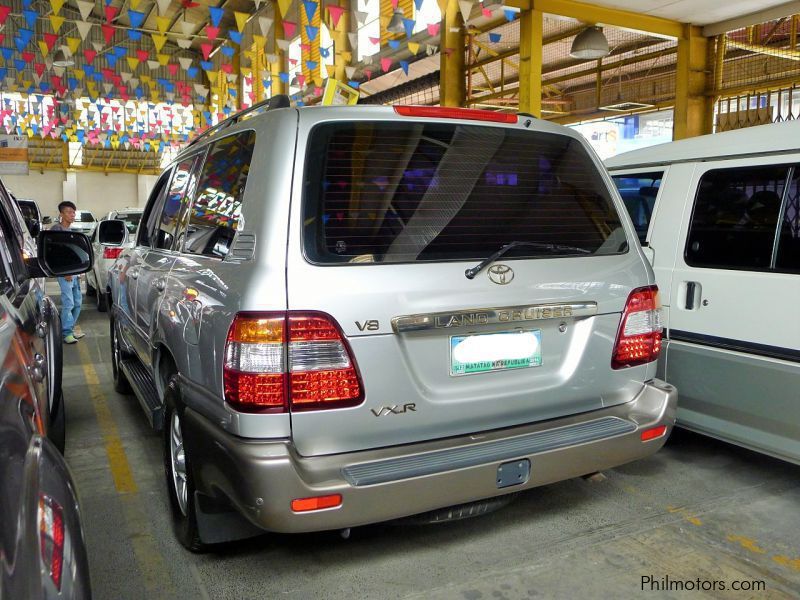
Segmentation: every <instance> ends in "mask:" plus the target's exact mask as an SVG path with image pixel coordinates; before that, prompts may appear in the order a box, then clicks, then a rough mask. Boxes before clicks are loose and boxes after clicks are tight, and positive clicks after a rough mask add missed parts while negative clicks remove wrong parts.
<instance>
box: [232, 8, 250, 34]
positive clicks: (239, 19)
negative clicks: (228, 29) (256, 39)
mask: <svg viewBox="0 0 800 600" xmlns="http://www.w3.org/2000/svg"><path fill="white" fill-rule="evenodd" d="M233 16H234V17H235V18H236V29H237V30H238V31H239V33H242V30H243V29H244V26H245V25H246V24H247V19H249V18H250V15H249V14H248V13H243V12H239V11H238V10H235V11H233Z"/></svg>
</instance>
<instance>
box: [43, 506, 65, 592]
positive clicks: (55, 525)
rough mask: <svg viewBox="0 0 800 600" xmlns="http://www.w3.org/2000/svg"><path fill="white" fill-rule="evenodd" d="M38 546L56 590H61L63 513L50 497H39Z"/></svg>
mask: <svg viewBox="0 0 800 600" xmlns="http://www.w3.org/2000/svg"><path fill="white" fill-rule="evenodd" d="M39 545H40V546H41V551H42V562H43V563H44V567H45V569H46V570H47V572H48V573H49V574H50V578H51V579H52V580H53V584H55V586H56V589H57V590H60V589H61V573H62V571H63V570H64V511H63V509H62V508H61V505H60V504H59V503H58V502H56V501H55V500H54V499H53V498H51V497H50V496H47V495H45V494H40V495H39Z"/></svg>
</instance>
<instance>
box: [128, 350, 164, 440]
mask: <svg viewBox="0 0 800 600" xmlns="http://www.w3.org/2000/svg"><path fill="white" fill-rule="evenodd" d="M119 366H120V368H121V369H122V372H123V373H125V377H127V378H128V382H130V384H131V387H132V388H133V393H134V394H136V398H137V399H138V400H139V404H141V405H142V410H144V414H145V415H146V416H147V420H148V421H149V422H150V426H151V427H152V428H153V429H155V430H156V431H161V428H162V427H164V405H163V404H162V403H161V398H159V396H158V390H157V389H156V384H155V382H154V381H153V377H152V376H151V375H150V373H149V371H148V370H147V369H146V368H145V366H144V365H143V364H142V363H141V362H139V360H138V359H136V358H127V359H123V360H121V361H120V363H119Z"/></svg>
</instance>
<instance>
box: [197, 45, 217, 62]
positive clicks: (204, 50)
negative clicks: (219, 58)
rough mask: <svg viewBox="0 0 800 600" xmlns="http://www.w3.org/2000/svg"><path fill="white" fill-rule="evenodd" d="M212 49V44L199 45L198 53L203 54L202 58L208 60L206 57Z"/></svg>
mask: <svg viewBox="0 0 800 600" xmlns="http://www.w3.org/2000/svg"><path fill="white" fill-rule="evenodd" d="M213 49H214V46H213V44H200V51H201V52H202V53H203V58H204V59H206V60H208V55H209V54H211V50H213Z"/></svg>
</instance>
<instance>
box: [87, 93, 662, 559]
mask: <svg viewBox="0 0 800 600" xmlns="http://www.w3.org/2000/svg"><path fill="white" fill-rule="evenodd" d="M279 98H280V97H279ZM271 102H273V103H275V104H278V105H280V103H281V102H282V99H278V100H275V99H273V100H272V101H271ZM275 104H273V105H272V106H273V107H274V106H275ZM286 104H288V103H286ZM262 108H263V107H261V106H260V107H258V108H256V109H254V110H251V111H247V112H245V113H240V114H239V115H237V116H235V117H233V118H231V119H229V120H227V121H225V122H223V123H222V124H221V125H219V126H217V127H215V128H214V129H213V130H211V131H210V132H209V133H207V134H205V135H203V136H201V137H200V138H199V139H197V140H196V141H195V142H194V143H193V144H191V145H189V147H188V148H187V149H186V150H185V151H183V152H182V153H181V154H180V155H179V156H178V158H177V159H176V160H175V162H174V163H173V164H172V165H171V166H169V167H168V168H167V169H166V171H164V173H163V174H162V176H161V177H160V178H159V179H158V181H157V183H156V185H155V188H154V190H153V192H152V194H151V196H150V198H149V200H148V203H147V206H146V208H145V211H144V216H143V218H142V223H143V225H142V226H141V227H140V228H139V232H138V234H137V237H136V243H135V246H134V247H133V248H132V249H130V250H125V251H123V253H122V255H121V256H120V258H119V259H118V260H117V262H116V263H115V264H114V265H113V267H112V268H111V271H110V274H109V288H110V293H111V298H112V306H111V310H110V317H111V322H110V331H111V349H112V368H113V376H114V381H115V386H116V389H117V390H118V391H125V390H128V389H129V386H130V387H132V388H133V391H134V393H135V394H136V396H137V398H138V399H139V402H140V403H141V405H142V407H143V408H144V410H145V414H146V415H147V418H148V419H149V421H150V423H151V424H152V425H153V426H154V427H155V428H163V432H164V449H165V450H164V462H165V473H166V485H167V489H168V491H169V492H168V493H169V496H170V499H171V505H172V510H173V516H174V519H175V524H176V532H177V534H178V537H179V539H180V540H181V542H182V543H183V544H184V545H185V546H186V547H188V548H190V549H192V550H198V549H200V548H202V547H203V545H204V544H208V543H213V542H217V541H222V540H227V539H235V538H238V537H244V536H247V535H252V534H253V533H258V532H263V531H264V530H267V531H279V532H302V531H316V530H326V529H339V528H341V529H346V528H349V527H353V526H357V525H362V524H367V523H374V522H378V521H384V520H390V519H395V518H399V517H404V516H408V515H414V514H418V513H423V512H427V511H435V510H438V509H442V508H443V507H450V506H454V505H468V506H467V507H464V506H462V507H461V508H459V509H457V510H446V511H445V512H444V513H443V514H448V512H449V513H450V514H451V515H456V514H458V515H462V516H463V515H465V514H469V512H470V509H469V506H472V507H475V506H479V505H481V504H477V505H476V504H475V503H482V502H483V501H484V500H485V499H487V498H495V497H500V496H503V495H507V494H510V493H512V492H516V491H519V490H523V489H528V488H531V487H533V486H538V485H542V484H546V483H551V482H554V481H559V480H563V479H566V478H570V477H576V476H580V475H584V474H588V473H592V472H596V471H598V470H601V469H606V468H610V467H614V466H616V465H620V464H622V463H626V462H628V461H632V460H635V459H639V458H643V457H646V456H648V455H651V454H652V453H654V452H656V451H657V450H658V449H659V448H660V447H661V446H662V445H663V443H664V441H665V439H666V437H667V435H668V434H669V432H670V430H671V427H672V424H673V420H674V414H675V404H676V398H677V392H676V390H675V388H673V387H671V386H669V385H667V384H665V383H663V382H661V381H659V380H657V379H655V370H656V363H655V362H654V361H655V359H656V357H657V355H658V353H659V349H660V343H661V342H660V339H661V338H660V336H661V325H660V321H659V300H658V291H657V288H656V287H655V286H654V277H653V273H652V271H651V269H650V266H649V264H648V263H647V261H646V259H645V258H644V256H643V254H642V251H641V249H640V247H639V244H638V243H637V242H636V232H635V231H634V229H633V227H632V225H631V222H630V219H629V218H628V217H627V215H626V213H625V209H624V207H623V206H622V203H621V201H620V199H619V197H618V195H617V194H616V192H615V191H613V186H612V183H611V181H610V179H609V178H608V176H607V174H606V173H605V171H604V170H603V168H602V164H601V163H600V162H599V160H598V159H597V158H596V156H595V155H594V153H593V152H592V150H591V149H590V148H589V147H588V145H587V144H586V143H585V142H584V141H583V140H582V138H581V136H580V134H578V133H575V132H571V131H570V130H568V129H566V128H563V127H561V126H557V125H553V124H550V123H547V122H545V121H540V120H537V119H534V118H533V117H529V116H525V115H520V116H517V115H510V114H499V113H489V112H485V111H475V110H468V109H449V108H447V109H440V108H432V107H395V108H390V107H369V108H367V107H359V108H346V107H336V108H334V107H324V108H323V107H315V108H311V109H308V108H300V109H295V108H283V107H282V108H277V107H274V108H273V109H271V110H266V111H265V112H263V113H261V114H255V113H256V112H257V111H258V110H262ZM254 114H255V116H253V118H248V119H242V117H243V116H244V115H247V116H251V115H254ZM275 140H282V141H281V143H276V142H275ZM113 223H116V226H114V225H111V224H113ZM109 224H110V226H109V228H108V232H107V233H108V234H109V235H111V234H114V235H119V233H121V232H123V230H124V226H123V225H122V224H121V223H120V222H118V221H110V222H109ZM114 227H116V231H113V229H114ZM100 241H101V243H102V242H103V236H100ZM483 506H485V504H483ZM242 517H244V518H242ZM442 518H446V517H442Z"/></svg>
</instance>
